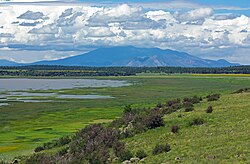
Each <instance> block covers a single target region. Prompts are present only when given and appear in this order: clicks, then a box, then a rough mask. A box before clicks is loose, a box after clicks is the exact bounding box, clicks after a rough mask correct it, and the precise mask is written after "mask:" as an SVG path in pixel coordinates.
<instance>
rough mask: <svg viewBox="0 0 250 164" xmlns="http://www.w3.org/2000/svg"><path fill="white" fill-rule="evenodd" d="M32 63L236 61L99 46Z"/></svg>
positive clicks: (190, 63)
mask: <svg viewBox="0 0 250 164" xmlns="http://www.w3.org/2000/svg"><path fill="white" fill-rule="evenodd" d="M0 65H1V63H0ZM31 65H62V66H94V67H108V66H133V67H144V66H148V67H155V66H176V67H177V66H178V67H228V66H237V65H239V64H235V63H230V62H228V61H226V60H224V59H220V60H218V61H215V60H207V59H202V58H199V57H196V56H192V55H190V54H188V53H185V52H179V51H175V50H170V49H166V50H162V49H160V48H138V47H134V46H115V47H102V48H98V49H95V50H93V51H90V52H88V53H85V54H82V55H77V56H72V57H68V58H64V59H59V60H53V61H40V62H35V63H31Z"/></svg>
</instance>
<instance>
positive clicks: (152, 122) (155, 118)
mask: <svg viewBox="0 0 250 164" xmlns="http://www.w3.org/2000/svg"><path fill="white" fill-rule="evenodd" d="M162 117H163V115H162V114H161V113H159V112H155V113H152V114H150V115H148V116H147V117H146V118H145V124H146V126H147V127H148V128H149V129H154V128H157V127H160V126H164V121H163V118H162Z"/></svg>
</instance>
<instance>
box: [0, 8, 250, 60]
mask: <svg viewBox="0 0 250 164" xmlns="http://www.w3.org/2000/svg"><path fill="white" fill-rule="evenodd" d="M249 36H250V18H249V17H247V16H245V15H239V16H235V15H234V16H232V15H223V14H220V15H216V14H214V11H213V9H211V8H198V9H191V10H188V11H185V12H180V11H176V12H173V11H168V10H159V9H151V10H148V9H145V8H143V7H141V6H133V5H127V4H121V5H113V6H107V7H104V6H100V7H98V6H91V5H86V4H74V5H70V4H67V5H65V4H61V5H47V6H46V5H42V4H41V5H38V4H37V5H33V4H29V5H28V4H27V5H18V4H10V5H3V6H0V47H1V48H8V49H10V50H15V52H16V51H28V50H30V51H35V50H36V51H50V52H51V51H53V52H55V51H58V52H60V53H53V54H55V58H59V57H58V56H56V54H62V53H61V52H65V53H67V52H72V51H75V52H80V51H82V52H83V51H86V47H101V46H114V45H134V46H146V47H160V48H171V49H176V50H180V51H187V52H190V53H192V54H194V55H197V56H200V57H206V58H218V59H219V58H226V59H230V60H232V61H235V62H242V61H239V60H237V59H243V58H244V59H245V58H247V57H246V55H248V54H241V53H239V52H235V51H230V50H231V49H239V51H241V52H243V51H242V50H241V48H244V49H250V39H249V38H250V37H249ZM222 50H223V51H225V52H224V53H222V52H223V51H222ZM226 51H228V52H226ZM230 52H231V53H230ZM232 52H234V53H233V54H232ZM244 52H245V51H244ZM65 53H64V54H65ZM12 54H13V53H12ZM14 54H16V53H14ZM70 54H72V53H70ZM70 54H69V55H70ZM34 55H36V54H34ZM46 55H47V57H46V56H44V58H48V54H46ZM239 55H242V56H245V57H242V56H241V57H239V58H237V56H239ZM0 58H7V56H6V55H4V54H2V53H0ZM12 58H13V56H12ZM19 58H20V57H19ZM34 58H35V57H34ZM40 58H41V57H39V59H40ZM50 58H53V57H52V56H50ZM243 62H246V60H244V61H243ZM248 62H250V59H249V61H248Z"/></svg>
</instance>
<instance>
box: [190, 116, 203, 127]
mask: <svg viewBox="0 0 250 164" xmlns="http://www.w3.org/2000/svg"><path fill="white" fill-rule="evenodd" d="M204 123H205V121H204V120H203V119H202V118H195V119H193V120H192V121H191V122H190V126H193V125H202V124H204Z"/></svg>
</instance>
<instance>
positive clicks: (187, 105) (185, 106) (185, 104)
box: [183, 101, 194, 108]
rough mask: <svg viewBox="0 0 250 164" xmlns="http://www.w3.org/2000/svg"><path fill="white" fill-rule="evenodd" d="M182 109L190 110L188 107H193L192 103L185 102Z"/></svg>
mask: <svg viewBox="0 0 250 164" xmlns="http://www.w3.org/2000/svg"><path fill="white" fill-rule="evenodd" d="M183 107H184V108H190V107H194V105H193V103H191V102H188V101H187V102H184V103H183Z"/></svg>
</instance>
